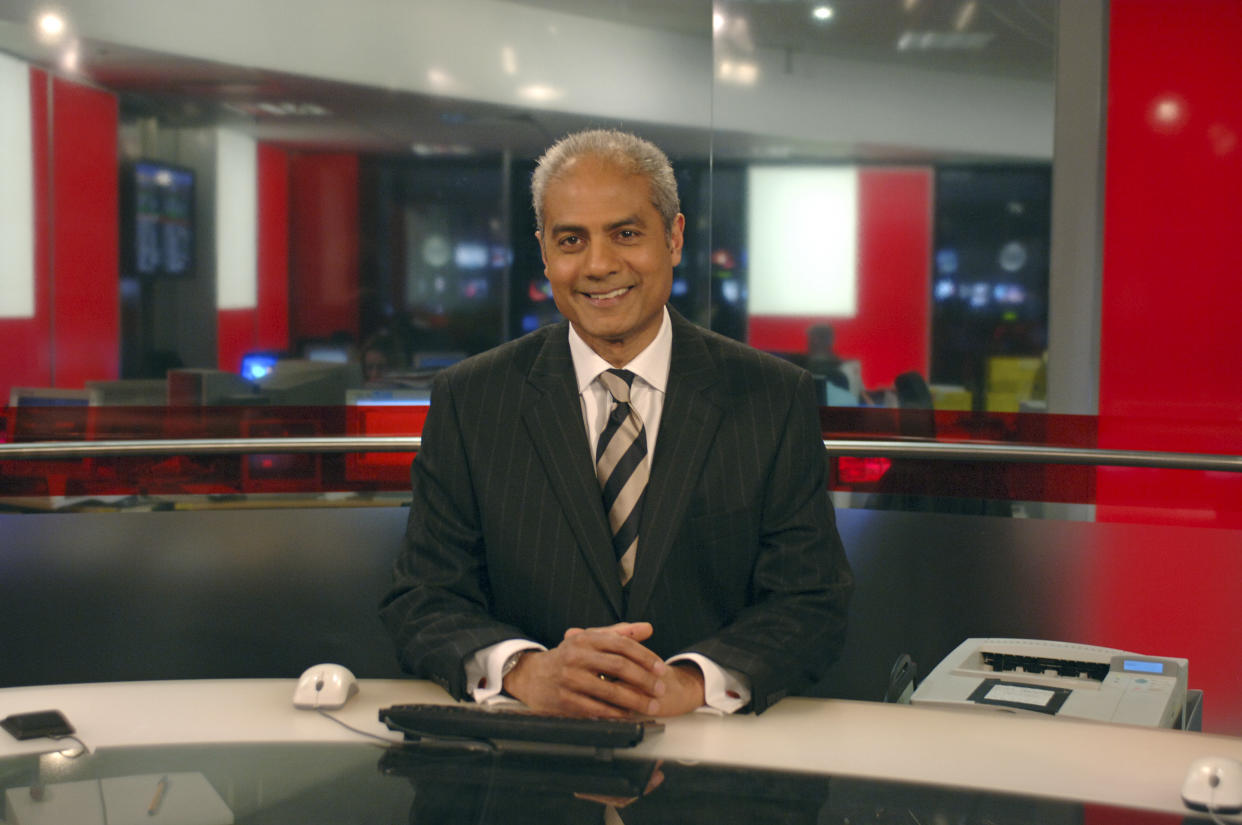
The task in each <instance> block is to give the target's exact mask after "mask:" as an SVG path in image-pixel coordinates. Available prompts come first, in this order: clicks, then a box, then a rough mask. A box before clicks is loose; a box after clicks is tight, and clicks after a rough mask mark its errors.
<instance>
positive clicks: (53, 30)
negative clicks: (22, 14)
mask: <svg viewBox="0 0 1242 825" xmlns="http://www.w3.org/2000/svg"><path fill="white" fill-rule="evenodd" d="M39 32H40V33H41V34H43V36H44V37H48V38H52V39H55V38H58V37H60V36H61V35H62V34H64V33H65V18H63V17H61V16H60V15H59V14H57V13H56V12H54V11H45V12H43V14H41V15H39Z"/></svg>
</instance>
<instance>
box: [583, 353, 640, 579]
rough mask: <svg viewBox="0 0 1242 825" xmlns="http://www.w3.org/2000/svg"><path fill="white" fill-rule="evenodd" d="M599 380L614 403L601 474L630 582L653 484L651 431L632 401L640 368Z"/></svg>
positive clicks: (601, 450) (603, 439)
mask: <svg viewBox="0 0 1242 825" xmlns="http://www.w3.org/2000/svg"><path fill="white" fill-rule="evenodd" d="M598 380H599V382H600V383H601V384H603V385H604V388H605V389H607V390H608V392H609V394H611V395H612V400H613V402H614V403H613V406H612V410H611V411H610V412H609V414H608V423H607V424H606V425H605V426H604V431H603V432H602V433H600V435H599V443H598V444H597V445H596V448H595V474H596V476H598V478H599V483H600V486H601V487H602V488H603V491H604V509H605V510H606V511H607V513H608V524H609V525H610V526H611V527H612V547H613V550H614V551H615V552H616V554H617V568H618V571H619V573H620V576H621V584H622V585H626V584H629V582H630V577H631V576H633V575H634V556H635V553H636V551H637V547H638V519H639V516H640V514H641V513H642V505H643V491H645V490H646V489H647V466H648V465H647V433H646V431H645V430H644V429H643V422H642V419H641V418H639V417H638V413H636V412H635V411H634V408H633V407H631V406H630V384H632V383H633V381H634V373H632V372H630V371H629V370H606V371H605V372H602V373H600V375H599V379H598Z"/></svg>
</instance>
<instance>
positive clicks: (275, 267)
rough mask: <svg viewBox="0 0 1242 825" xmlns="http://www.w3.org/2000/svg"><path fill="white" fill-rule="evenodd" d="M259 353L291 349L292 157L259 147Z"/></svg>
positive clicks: (256, 341)
mask: <svg viewBox="0 0 1242 825" xmlns="http://www.w3.org/2000/svg"><path fill="white" fill-rule="evenodd" d="M258 151H259V157H258V169H259V264H258V268H259V317H258V325H257V327H256V329H255V344H256V345H257V346H258V348H259V349H273V350H283V349H287V348H288V346H289V155H288V153H287V152H285V151H284V150H283V149H278V148H276V147H275V146H269V145H267V144H263V143H260V144H259V150H258Z"/></svg>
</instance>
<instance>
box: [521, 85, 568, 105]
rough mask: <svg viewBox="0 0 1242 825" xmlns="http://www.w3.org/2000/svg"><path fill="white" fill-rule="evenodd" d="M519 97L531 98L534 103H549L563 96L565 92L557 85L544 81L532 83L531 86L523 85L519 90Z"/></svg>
mask: <svg viewBox="0 0 1242 825" xmlns="http://www.w3.org/2000/svg"><path fill="white" fill-rule="evenodd" d="M517 93H518V97H521V98H524V99H525V100H530V101H532V102H534V103H547V102H548V101H551V100H556V99H557V98H559V97H561V96H562V95H563V94H564V92H563V91H561V90H560V89H558V88H556V87H555V86H545V85H544V84H542V83H532V84H530V85H529V86H523V87H522V88H520V89H518V90H517Z"/></svg>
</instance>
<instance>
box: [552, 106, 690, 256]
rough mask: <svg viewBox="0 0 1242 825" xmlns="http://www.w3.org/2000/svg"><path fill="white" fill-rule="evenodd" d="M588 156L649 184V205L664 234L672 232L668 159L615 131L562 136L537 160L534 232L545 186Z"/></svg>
mask: <svg viewBox="0 0 1242 825" xmlns="http://www.w3.org/2000/svg"><path fill="white" fill-rule="evenodd" d="M588 156H589V157H596V158H599V159H601V160H606V161H609V162H611V163H615V164H616V165H617V166H618V167H619V168H620V169H622V170H623V171H625V172H626V173H628V174H631V175H642V176H643V177H645V178H647V180H648V181H650V183H651V204H652V206H654V207H655V208H656V211H657V212H659V213H660V219H661V220H662V221H663V222H664V232H665V233H666V234H667V233H668V232H671V231H672V229H673V221H674V220H675V219H676V217H677V213H678V212H680V211H681V202H680V200H679V199H678V197H677V178H676V177H674V176H673V165H672V164H671V163H669V160H668V156H667V155H665V154H664V153H663V152H662V151H660V149H659V147H658V146H656V145H655V144H654V143H651V142H650V141H647V140H643V139H642V138H640V137H638V136H636V135H632V134H630V133H629V132H619V131H617V130H615V129H592V130H589V131H585V132H575V133H573V134H571V135H566V136H565V137H563V138H561V139H560V140H558V141H557V142H556V143H554V144H552V146H551V147H550V148H549V149H548V151H546V152H544V153H543V157H541V158H539V162H538V164H537V165H536V166H535V173H534V174H533V175H531V178H530V194H531V201H532V202H533V204H534V207H535V228H536V229H537V230H539V231H540V232H542V231H543V197H544V191H545V190H546V189H547V186H548V184H549V183H550V182H551V181H554V180H556V179H558V178H560V177H562V176H563V175H564V173H565V166H566V164H568V163H569V162H570V161H571V160H574V159H575V158H580V157H588Z"/></svg>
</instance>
